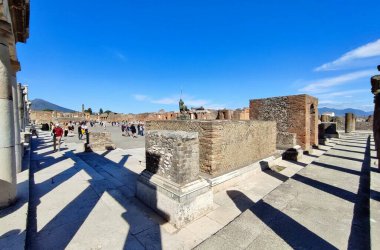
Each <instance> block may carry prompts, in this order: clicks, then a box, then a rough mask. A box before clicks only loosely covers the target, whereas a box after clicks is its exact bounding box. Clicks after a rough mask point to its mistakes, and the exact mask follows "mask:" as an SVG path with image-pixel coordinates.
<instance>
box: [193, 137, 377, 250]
mask: <svg viewBox="0 0 380 250" xmlns="http://www.w3.org/2000/svg"><path fill="white" fill-rule="evenodd" d="M334 141H335V143H336V145H335V146H334V147H333V148H332V149H330V150H328V151H327V152H326V153H325V154H324V155H323V156H321V157H319V158H316V159H315V161H314V162H313V163H312V164H310V165H308V166H307V167H305V168H303V169H302V170H301V171H299V172H298V173H297V174H295V175H293V176H292V177H290V178H288V177H287V176H285V175H284V174H283V173H282V172H280V173H275V172H271V173H268V174H269V175H271V176H273V177H275V178H277V179H279V180H281V181H283V180H286V182H285V183H283V184H282V185H280V186H279V187H278V188H276V189H275V190H274V191H272V192H271V193H270V194H269V195H267V196H265V197H264V199H262V200H260V201H258V202H257V201H256V200H254V199H252V198H251V197H249V196H247V195H246V194H245V193H243V192H241V191H228V192H227V193H228V195H229V196H230V197H231V199H232V198H233V197H236V196H239V197H244V198H245V199H246V201H247V202H248V203H250V204H249V205H248V206H241V205H240V204H236V205H237V206H238V207H239V208H240V209H241V211H242V212H243V213H242V214H241V215H240V216H239V217H237V218H236V219H234V220H233V221H232V222H231V223H229V224H228V225H227V226H226V227H224V228H223V229H222V230H220V231H218V232H217V233H216V234H214V235H213V236H212V237H210V238H208V239H207V240H206V241H204V242H202V243H201V244H200V245H199V246H198V247H197V248H196V249H292V248H293V249H370V246H371V241H376V242H378V241H379V237H380V236H379V235H376V236H375V235H373V234H372V237H373V238H372V239H371V229H370V217H369V216H370V207H369V202H370V201H369V198H370V197H369V196H370V172H371V171H374V172H376V169H375V168H374V166H376V165H375V164H376V163H375V157H374V156H375V151H374V143H373V142H372V141H371V140H370V137H369V135H368V134H361V133H358V134H353V135H345V136H343V137H342V138H341V139H335V140H334ZM371 166H372V167H371ZM377 185H378V184H377ZM371 201H372V199H371ZM377 202H378V201H377ZM371 221H372V222H374V223H373V225H372V226H373V227H376V228H377V231H378V227H379V226H378V225H376V223H377V221H376V220H375V219H374V218H371Z"/></svg>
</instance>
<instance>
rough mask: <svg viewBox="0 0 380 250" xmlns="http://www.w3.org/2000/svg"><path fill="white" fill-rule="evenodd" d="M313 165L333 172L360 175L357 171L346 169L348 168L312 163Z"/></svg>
mask: <svg viewBox="0 0 380 250" xmlns="http://www.w3.org/2000/svg"><path fill="white" fill-rule="evenodd" d="M313 165H315V166H319V167H323V168H328V169H333V170H337V171H341V172H345V173H348V174H354V175H360V172H359V171H356V170H352V169H348V168H342V167H338V166H334V165H331V164H326V163H322V162H313Z"/></svg>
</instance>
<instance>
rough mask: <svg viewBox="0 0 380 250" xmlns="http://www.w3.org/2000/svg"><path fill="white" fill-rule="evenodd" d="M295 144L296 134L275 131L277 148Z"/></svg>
mask: <svg viewBox="0 0 380 250" xmlns="http://www.w3.org/2000/svg"><path fill="white" fill-rule="evenodd" d="M296 145H297V134H296V133H287V132H277V143H276V147H277V148H278V149H289V148H293V147H294V146H296Z"/></svg>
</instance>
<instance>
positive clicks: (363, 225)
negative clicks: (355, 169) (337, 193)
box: [348, 136, 371, 249]
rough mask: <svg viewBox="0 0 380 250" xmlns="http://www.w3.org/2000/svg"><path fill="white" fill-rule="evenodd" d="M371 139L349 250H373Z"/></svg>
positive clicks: (365, 158)
mask: <svg viewBox="0 0 380 250" xmlns="http://www.w3.org/2000/svg"><path fill="white" fill-rule="evenodd" d="M370 139H371V137H370V136H368V139H367V147H366V150H365V153H364V161H363V164H362V168H361V175H360V179H359V188H358V193H357V195H356V201H355V206H354V216H353V218H352V227H351V233H350V238H349V241H348V249H371V233H370V230H371V228H370V218H369V197H370V165H371V153H370Z"/></svg>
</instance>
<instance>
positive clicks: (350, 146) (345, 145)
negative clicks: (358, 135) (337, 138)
mask: <svg viewBox="0 0 380 250" xmlns="http://www.w3.org/2000/svg"><path fill="white" fill-rule="evenodd" d="M337 146H343V147H349V148H362V149H364V148H365V147H364V145H363V147H359V146H354V145H347V144H340V143H339V144H338V145H337Z"/></svg>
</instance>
